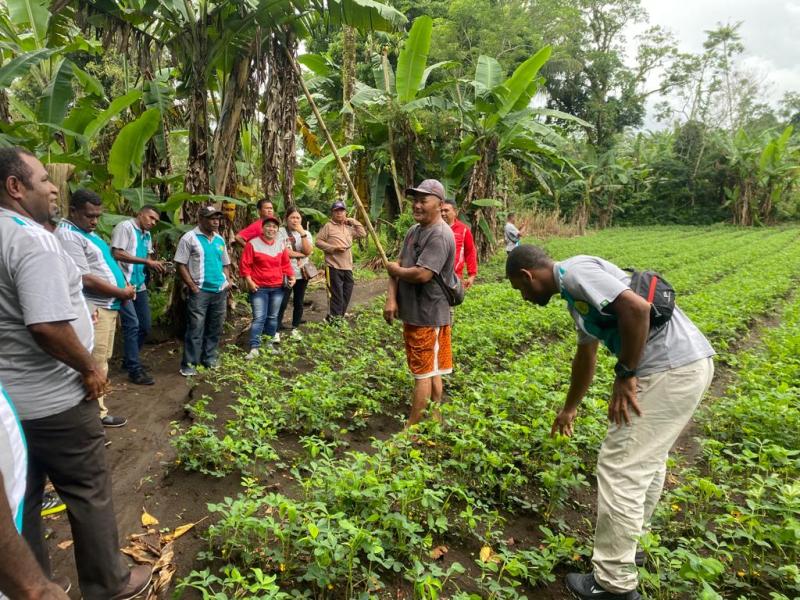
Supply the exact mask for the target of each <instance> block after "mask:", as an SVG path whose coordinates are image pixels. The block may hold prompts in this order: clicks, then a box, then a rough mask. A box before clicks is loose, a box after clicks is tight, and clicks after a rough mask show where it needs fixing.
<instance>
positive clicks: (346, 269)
mask: <svg viewBox="0 0 800 600" xmlns="http://www.w3.org/2000/svg"><path fill="white" fill-rule="evenodd" d="M364 237H367V231H366V229H364V226H363V225H362V224H361V223H359V222H358V221H357V220H355V219H353V218H350V217H348V216H347V207H346V206H345V204H344V202H341V201H339V202H334V203H333V206H331V220H330V221H328V222H327V223H325V225H323V226H322V229H320V230H319V233H318V234H317V248H319V249H320V250H322V251H323V252H324V253H325V272H326V275H327V283H328V295H329V297H330V307H329V311H328V319H329V320H330V319H335V318H338V317H343V316H344V314H345V313H346V312H347V307H348V305H349V304H350V296H352V294H353V251H352V247H353V240H354V239H359V238H364Z"/></svg>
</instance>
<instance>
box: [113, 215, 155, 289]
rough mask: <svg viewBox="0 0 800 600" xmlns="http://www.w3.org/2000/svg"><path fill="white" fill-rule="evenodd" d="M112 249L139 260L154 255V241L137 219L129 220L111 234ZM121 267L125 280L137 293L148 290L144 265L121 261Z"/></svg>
mask: <svg viewBox="0 0 800 600" xmlns="http://www.w3.org/2000/svg"><path fill="white" fill-rule="evenodd" d="M111 247H112V248H119V249H120V250H123V251H124V252H127V253H128V254H130V255H131V256H135V257H137V258H147V257H148V256H150V255H151V254H152V253H153V240H152V239H151V237H150V232H149V231H142V229H141V227H139V223H138V222H137V221H136V219H128V220H126V221H121V222H119V223H117V225H116V226H115V227H114V231H113V232H112V233H111ZM120 267H121V268H122V272H123V273H124V274H125V279H127V280H128V281H129V282H130V284H131V285H132V286H133V287H135V288H136V291H137V292H142V291H144V290H146V289H147V286H146V285H145V270H144V265H143V264H141V263H137V264H133V263H128V262H122V261H120Z"/></svg>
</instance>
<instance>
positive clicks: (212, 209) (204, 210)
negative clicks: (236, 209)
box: [197, 204, 222, 218]
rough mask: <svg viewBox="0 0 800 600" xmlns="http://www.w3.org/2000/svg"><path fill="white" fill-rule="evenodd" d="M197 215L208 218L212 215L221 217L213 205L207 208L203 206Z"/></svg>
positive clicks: (218, 210)
mask: <svg viewBox="0 0 800 600" xmlns="http://www.w3.org/2000/svg"><path fill="white" fill-rule="evenodd" d="M197 214H199V215H200V216H201V217H205V218H208V217H213V216H214V215H220V216H221V215H222V211H221V210H220V209H218V208H217V207H216V206H214V205H213V204H209V205H208V206H204V207H203V208H201V209H200V212H199V213H197Z"/></svg>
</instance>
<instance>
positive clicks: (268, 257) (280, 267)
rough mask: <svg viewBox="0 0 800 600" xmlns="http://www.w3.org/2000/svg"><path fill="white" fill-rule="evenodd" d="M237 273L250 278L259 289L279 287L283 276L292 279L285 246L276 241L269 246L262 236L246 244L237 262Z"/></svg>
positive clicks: (292, 274) (292, 271) (292, 272)
mask: <svg viewBox="0 0 800 600" xmlns="http://www.w3.org/2000/svg"><path fill="white" fill-rule="evenodd" d="M239 273H241V275H242V277H250V278H251V279H252V280H253V282H254V283H255V284H256V285H257V286H258V287H260V288H262V287H281V286H282V285H283V276H284V275H287V276H289V277H294V270H293V269H292V265H291V263H290V262H289V253H288V252H287V251H286V248H285V246H284V245H283V244H282V243H281V242H280V241H278V240H275V241H273V242H272V243H271V244H270V243H269V242H267V240H265V239H264V237H263V236H259V237H257V238H253V239H252V240H250V241H249V242H247V245H246V246H245V247H244V252H242V259H241V261H240V262H239Z"/></svg>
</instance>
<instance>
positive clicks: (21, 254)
mask: <svg viewBox="0 0 800 600" xmlns="http://www.w3.org/2000/svg"><path fill="white" fill-rule="evenodd" d="M57 192H58V188H56V187H55V186H54V185H53V184H52V183H50V181H49V178H48V174H47V171H46V170H45V168H44V166H43V165H42V163H41V162H39V161H38V160H37V159H36V157H34V156H33V155H32V154H30V153H29V152H28V151H27V150H23V149H22V148H0V340H2V352H0V380H2V382H3V385H4V386H5V388H6V389H7V390H8V395H9V396H10V397H11V399H12V401H13V404H14V408H15V409H16V411H17V414H18V416H19V419H20V423H21V425H22V429H23V431H24V433H25V440H26V442H27V450H28V470H27V482H26V490H25V499H24V510H23V517H22V520H23V525H22V533H23V535H24V537H25V540H26V541H27V542H28V544H29V546H30V548H31V550H33V553H34V556H35V557H36V560H37V562H38V563H39V565H40V567H41V569H42V571H44V573H45V574H47V575H48V576H49V575H50V558H49V554H48V551H47V544H46V543H45V540H44V535H43V526H42V517H41V506H42V492H43V491H44V485H45V481H46V479H47V478H48V477H49V478H50V481H52V483H53V486H54V487H55V489H56V492H58V494H59V495H60V496H61V498H63V500H64V502H65V503H66V504H67V508H68V510H69V522H70V529H71V532H72V539H73V541H74V544H73V546H72V548H73V551H74V555H75V565H76V567H77V570H78V579H79V582H80V587H81V595H82V596H83V598H84V600H129V599H131V598H135V597H136V596H138V595H139V594H141V593H142V592H143V591H144V590H145V589H146V588H147V586H148V585H149V583H150V576H151V569H150V567H149V566H143V565H140V566H135V567H133V568H128V567H127V565H126V563H125V560H124V559H123V557H122V555H121V553H120V551H119V547H120V546H119V533H118V531H117V523H116V519H115V517H114V503H113V501H112V497H111V474H110V471H109V469H108V464H107V462H106V453H105V449H104V447H103V444H104V441H105V436H104V435H103V427H102V425H101V424H100V422H99V420H98V419H97V411H98V407H97V404H96V403H95V402H94V401H95V400H96V399H97V397H98V396H99V395H100V394H101V393H102V390H103V387H104V384H105V375H103V374H102V373H101V369H100V367H99V366H98V365H97V364H96V362H95V360H94V359H93V358H92V355H91V353H90V351H91V348H92V338H93V335H92V333H93V331H92V319H91V315H90V313H89V308H88V306H87V304H86V299H85V298H84V295H83V292H82V285H83V284H82V281H81V274H80V273H79V271H78V269H77V267H76V266H75V262H74V261H73V260H72V259H71V258H70V257H69V255H67V253H66V251H65V250H64V248H63V247H62V246H61V244H59V242H58V240H57V239H56V237H55V236H54V235H53V234H52V233H50V232H49V231H47V230H46V229H44V227H42V226H41V225H40V223H42V222H45V221H46V220H47V216H48V201H49V200H54V199H55V198H56V195H57ZM4 421H6V419H4ZM17 447H18V443H17ZM7 453H8V451H6V450H5V449H3V448H2V447H0V457H4V456H6V454H7ZM3 471H4V473H3V475H4V477H5V471H6V469H5V467H4V468H3ZM0 494H2V495H3V496H5V494H4V493H3V492H0ZM17 494H18V491H17ZM4 499H5V498H4ZM6 508H8V507H6ZM4 520H5V521H7V522H8V523H11V519H10V517H9V516H7V515H6V514H4V511H3V507H2V506H0V521H4ZM3 541H4V540H3V539H2V532H0V557H2V560H1V561H0V562H2V566H0V574H1V573H2V571H3V569H8V568H11V569H13V570H14V571H15V572H16V573H17V574H21V575H23V576H24V575H25V574H26V572H25V568H26V567H25V566H24V565H22V564H21V563H20V562H19V560H21V559H22V555H21V553H19V552H15V551H11V550H10V549H9V548H10V546H8V545H7V544H3ZM15 561H16V562H17V564H16V565H15V564H14V563H15ZM27 573H28V574H29V575H30V576H29V577H26V579H27V580H28V582H29V583H33V581H34V579H33V578H34V572H33V569H28V570H27ZM6 583H7V580H5V581H4V580H3V578H2V577H0V589H3V591H6V592H9V596H10V597H11V598H14V599H15V600H16V599H17V598H34V597H38V598H48V599H52V598H62V599H63V597H64V596H63V594H61V595H58V594H50V595H38V596H37V595H31V596H26V595H24V594H20V593H19V591H18V590H15V589H14V588H13V587H12V588H8V587H7V586H5V584H6ZM4 586H5V587H4ZM45 587H47V586H45ZM50 587H52V586H50ZM48 591H49V590H48ZM56 591H57V590H56Z"/></svg>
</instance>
